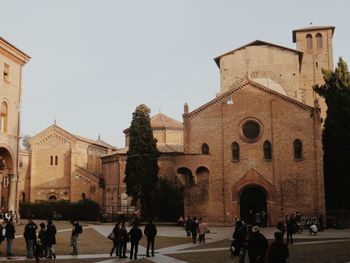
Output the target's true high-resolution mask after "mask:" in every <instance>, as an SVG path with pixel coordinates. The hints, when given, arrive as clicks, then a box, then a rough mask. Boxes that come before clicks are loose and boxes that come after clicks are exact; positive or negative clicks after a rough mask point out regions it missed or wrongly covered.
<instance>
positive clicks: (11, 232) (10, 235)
mask: <svg viewBox="0 0 350 263" xmlns="http://www.w3.org/2000/svg"><path fill="white" fill-rule="evenodd" d="M15 233H16V229H15V226H14V225H13V223H12V219H10V220H8V219H6V226H5V238H6V256H8V257H11V256H13V252H12V245H13V240H14V239H15Z"/></svg>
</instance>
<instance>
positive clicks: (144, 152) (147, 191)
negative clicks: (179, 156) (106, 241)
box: [124, 104, 159, 216]
mask: <svg viewBox="0 0 350 263" xmlns="http://www.w3.org/2000/svg"><path fill="white" fill-rule="evenodd" d="M149 114H150V109H149V108H148V107H147V106H146V105H144V104H141V105H139V106H138V107H136V110H135V112H134V113H133V117H132V121H131V126H130V128H129V131H128V133H129V150H128V152H127V161H126V169H125V179H124V182H125V183H126V193H127V195H128V196H131V197H132V201H133V204H136V203H137V202H138V201H140V202H141V205H142V211H143V213H144V215H145V216H151V214H152V211H150V208H151V196H152V192H153V191H154V190H155V186H156V184H157V182H158V170H159V167H158V156H159V153H158V150H157V145H156V139H155V138H154V137H153V132H152V128H151V120H150V115H149Z"/></svg>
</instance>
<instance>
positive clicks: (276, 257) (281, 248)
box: [265, 230, 289, 263]
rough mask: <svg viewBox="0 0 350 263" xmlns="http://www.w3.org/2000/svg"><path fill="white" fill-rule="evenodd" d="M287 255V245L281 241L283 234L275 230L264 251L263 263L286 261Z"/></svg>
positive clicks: (282, 262)
mask: <svg viewBox="0 0 350 263" xmlns="http://www.w3.org/2000/svg"><path fill="white" fill-rule="evenodd" d="M288 257H289V251H288V246H287V245H286V244H284V243H283V234H282V232H281V231H279V230H277V231H276V232H275V241H273V242H272V243H271V244H270V246H269V249H268V250H267V253H266V259H265V263H286V262H287V261H286V260H287V258H288Z"/></svg>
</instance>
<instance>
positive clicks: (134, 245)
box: [130, 242, 139, 259]
mask: <svg viewBox="0 0 350 263" xmlns="http://www.w3.org/2000/svg"><path fill="white" fill-rule="evenodd" d="M134 248H135V253H133V252H134ZM138 248H139V243H138V242H137V243H131V248H130V259H132V256H133V255H134V259H137V251H138Z"/></svg>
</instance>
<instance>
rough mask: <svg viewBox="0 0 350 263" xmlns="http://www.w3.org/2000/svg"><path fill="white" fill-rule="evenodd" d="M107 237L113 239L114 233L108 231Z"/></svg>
mask: <svg viewBox="0 0 350 263" xmlns="http://www.w3.org/2000/svg"><path fill="white" fill-rule="evenodd" d="M107 238H108V239H110V240H114V233H113V232H112V233H110V234H109V235H108V236H107Z"/></svg>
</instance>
